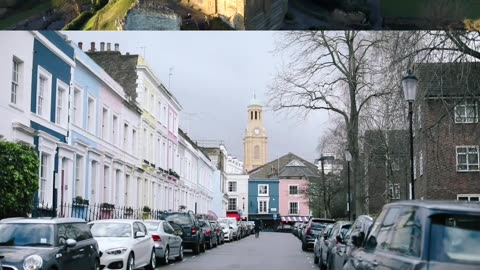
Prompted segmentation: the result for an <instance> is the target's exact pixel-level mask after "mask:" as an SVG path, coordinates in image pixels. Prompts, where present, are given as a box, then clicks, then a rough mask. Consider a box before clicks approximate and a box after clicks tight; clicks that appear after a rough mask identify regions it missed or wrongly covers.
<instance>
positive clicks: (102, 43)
mask: <svg viewBox="0 0 480 270" xmlns="http://www.w3.org/2000/svg"><path fill="white" fill-rule="evenodd" d="M100 51H101V52H103V51H105V42H100Z"/></svg>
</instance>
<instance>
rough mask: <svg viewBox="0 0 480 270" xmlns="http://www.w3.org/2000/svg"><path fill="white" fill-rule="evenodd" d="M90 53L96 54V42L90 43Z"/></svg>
mask: <svg viewBox="0 0 480 270" xmlns="http://www.w3.org/2000/svg"><path fill="white" fill-rule="evenodd" d="M90 51H91V52H95V42H90Z"/></svg>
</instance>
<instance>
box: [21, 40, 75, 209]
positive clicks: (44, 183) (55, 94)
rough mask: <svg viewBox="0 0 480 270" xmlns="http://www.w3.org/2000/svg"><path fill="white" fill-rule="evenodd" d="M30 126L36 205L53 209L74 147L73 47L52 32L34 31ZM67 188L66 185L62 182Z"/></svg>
mask: <svg viewBox="0 0 480 270" xmlns="http://www.w3.org/2000/svg"><path fill="white" fill-rule="evenodd" d="M34 36H35V37H34V41H33V42H34V44H33V49H34V55H33V65H32V85H31V91H32V92H31V103H30V104H31V105H30V111H31V112H32V117H31V121H30V127H31V128H32V129H33V130H35V137H34V145H35V148H36V150H37V152H38V155H39V159H40V170H39V176H40V177H39V181H40V182H39V189H38V193H37V196H36V202H37V203H38V206H39V207H40V208H42V209H46V210H54V209H55V208H57V206H58V204H59V203H60V202H59V200H58V198H62V196H63V194H64V191H65V190H64V189H62V188H60V187H61V186H62V184H63V183H62V182H64V181H65V179H68V175H69V174H70V173H71V171H72V168H73V167H72V164H73V163H72V162H73V151H72V149H71V147H70V146H69V145H68V144H67V137H68V136H69V134H68V122H69V119H68V116H69V113H68V96H69V93H70V85H71V81H72V74H73V68H74V67H75V62H74V60H73V58H74V50H73V48H72V47H71V46H70V45H69V44H68V42H67V41H66V40H65V39H64V38H63V37H62V36H61V35H60V34H58V33H55V32H34ZM65 187H66V188H68V187H67V186H65Z"/></svg>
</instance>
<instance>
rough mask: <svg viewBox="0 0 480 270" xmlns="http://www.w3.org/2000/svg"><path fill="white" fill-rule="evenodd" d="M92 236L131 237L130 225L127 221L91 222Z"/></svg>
mask: <svg viewBox="0 0 480 270" xmlns="http://www.w3.org/2000/svg"><path fill="white" fill-rule="evenodd" d="M90 230H91V231H92V235H93V237H131V236H132V225H131V224H129V223H113V222H112V223H103V222H99V223H92V224H91V227H90Z"/></svg>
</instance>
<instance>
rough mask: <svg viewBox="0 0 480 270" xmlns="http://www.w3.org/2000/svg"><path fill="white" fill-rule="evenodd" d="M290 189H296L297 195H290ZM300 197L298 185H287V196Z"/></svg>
mask: <svg viewBox="0 0 480 270" xmlns="http://www.w3.org/2000/svg"><path fill="white" fill-rule="evenodd" d="M291 187H297V194H292V193H291V192H290V191H291V190H290V188H291ZM298 195H300V185H288V196H298Z"/></svg>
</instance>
